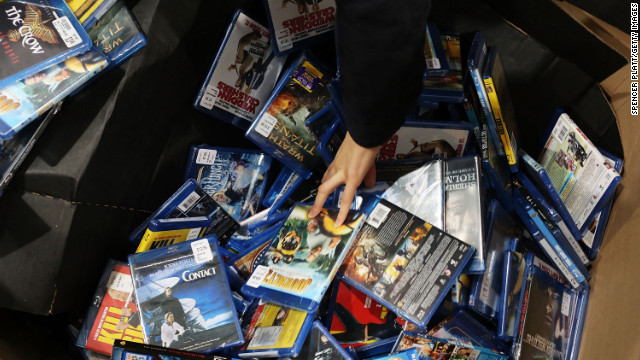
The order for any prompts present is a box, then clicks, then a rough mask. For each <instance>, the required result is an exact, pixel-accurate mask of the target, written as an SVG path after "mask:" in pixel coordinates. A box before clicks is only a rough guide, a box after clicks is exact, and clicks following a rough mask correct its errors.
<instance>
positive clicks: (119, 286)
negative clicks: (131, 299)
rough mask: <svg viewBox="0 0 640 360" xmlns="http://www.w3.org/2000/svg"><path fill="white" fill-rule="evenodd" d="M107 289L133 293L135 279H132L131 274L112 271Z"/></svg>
mask: <svg viewBox="0 0 640 360" xmlns="http://www.w3.org/2000/svg"><path fill="white" fill-rule="evenodd" d="M107 289H109V290H117V291H122V292H125V293H128V294H131V293H132V292H133V279H131V275H128V274H123V273H121V272H118V271H112V272H111V275H110V276H109V281H108V282H107Z"/></svg>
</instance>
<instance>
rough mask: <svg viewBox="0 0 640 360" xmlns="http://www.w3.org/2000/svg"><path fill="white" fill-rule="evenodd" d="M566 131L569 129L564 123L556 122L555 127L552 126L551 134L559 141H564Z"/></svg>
mask: <svg viewBox="0 0 640 360" xmlns="http://www.w3.org/2000/svg"><path fill="white" fill-rule="evenodd" d="M568 132H569V129H568V128H567V126H566V125H565V124H562V123H558V125H556V127H554V128H553V135H554V136H555V137H556V138H557V139H558V141H560V142H564V139H565V138H566V137H567V133H568Z"/></svg>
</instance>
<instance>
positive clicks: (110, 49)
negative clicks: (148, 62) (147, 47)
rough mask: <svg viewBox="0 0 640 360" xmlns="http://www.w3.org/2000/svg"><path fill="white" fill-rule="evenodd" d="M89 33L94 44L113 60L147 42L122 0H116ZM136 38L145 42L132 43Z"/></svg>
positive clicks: (125, 55)
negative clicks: (137, 44)
mask: <svg viewBox="0 0 640 360" xmlns="http://www.w3.org/2000/svg"><path fill="white" fill-rule="evenodd" d="M87 33H88V34H89V37H90V38H91V42H92V43H93V45H95V46H96V47H97V48H98V49H100V51H102V52H103V53H104V54H105V55H107V56H108V57H109V59H110V60H112V61H118V60H120V58H121V57H127V55H129V54H126V50H127V49H133V51H135V50H137V48H138V47H139V46H141V45H144V44H146V39H144V35H143V34H142V31H141V30H140V28H139V27H138V23H137V22H136V20H135V18H134V17H133V14H131V12H130V11H129V9H128V8H127V6H126V5H125V3H124V1H122V0H118V1H116V2H115V4H113V5H112V6H111V7H110V8H109V10H107V12H106V13H105V14H104V15H102V17H100V19H98V22H96V24H95V25H93V26H92V27H91V29H89V30H88V31H87ZM136 38H137V39H138V42H142V43H144V44H142V43H141V44H140V45H139V46H136V45H135V44H132V43H133V42H136V41H135V39H136ZM130 42H131V43H130Z"/></svg>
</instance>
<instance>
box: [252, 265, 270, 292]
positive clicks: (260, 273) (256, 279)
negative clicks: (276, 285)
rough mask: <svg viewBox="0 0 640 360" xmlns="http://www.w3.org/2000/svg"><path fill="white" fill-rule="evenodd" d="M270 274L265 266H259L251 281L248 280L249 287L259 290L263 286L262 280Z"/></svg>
mask: <svg viewBox="0 0 640 360" xmlns="http://www.w3.org/2000/svg"><path fill="white" fill-rule="evenodd" d="M267 273H269V268H268V267H266V266H264V265H258V267H257V268H256V269H255V270H254V271H253V273H252V274H251V277H250V278H249V280H247V286H251V287H253V288H257V287H258V286H260V284H262V280H264V277H265V276H267Z"/></svg>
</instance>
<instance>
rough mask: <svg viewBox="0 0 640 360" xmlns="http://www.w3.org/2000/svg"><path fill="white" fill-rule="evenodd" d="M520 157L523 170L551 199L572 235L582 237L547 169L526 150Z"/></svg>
mask: <svg viewBox="0 0 640 360" xmlns="http://www.w3.org/2000/svg"><path fill="white" fill-rule="evenodd" d="M520 157H521V158H522V161H521V162H520V163H521V165H522V170H524V171H523V172H524V173H525V174H527V175H529V176H530V180H531V181H533V183H534V184H535V185H536V186H537V187H538V189H539V190H540V191H541V192H542V193H543V194H544V195H545V197H546V198H547V199H549V200H551V203H552V204H553V206H554V208H555V209H556V211H558V214H559V215H560V216H561V217H562V219H563V220H564V224H565V225H566V226H567V229H568V230H569V232H570V233H571V235H573V237H574V238H575V239H581V238H582V233H581V232H580V229H578V226H577V225H576V223H575V220H573V217H572V216H571V214H570V213H569V210H568V209H567V207H566V206H565V205H564V202H563V201H562V199H561V198H560V194H558V192H557V191H556V189H555V188H554V187H553V183H552V182H551V179H550V178H549V174H547V171H546V170H545V169H544V168H543V167H542V165H540V164H539V163H538V162H537V161H536V160H534V159H533V158H532V157H531V156H530V155H529V154H527V153H526V152H524V151H520Z"/></svg>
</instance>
